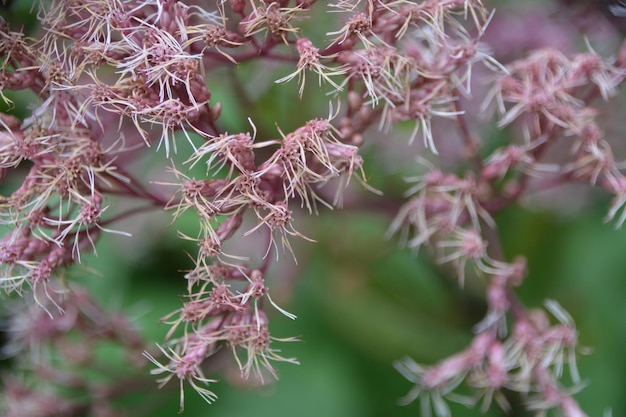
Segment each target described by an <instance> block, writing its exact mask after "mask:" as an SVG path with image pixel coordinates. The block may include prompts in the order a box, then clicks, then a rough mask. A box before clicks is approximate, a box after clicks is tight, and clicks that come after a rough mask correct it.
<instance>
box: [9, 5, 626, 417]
mask: <svg viewBox="0 0 626 417" xmlns="http://www.w3.org/2000/svg"><path fill="white" fill-rule="evenodd" d="M486 3H488V2H483V1H481V0H424V1H408V0H339V1H334V2H317V1H315V0H313V1H306V0H296V1H290V0H276V1H273V0H229V1H227V0H216V1H211V2H199V1H173V0H145V1H142V0H73V1H66V0H51V1H41V2H40V3H39V4H37V5H35V6H33V9H34V10H33V11H35V10H36V20H37V24H38V25H39V28H38V29H37V30H36V31H32V33H28V34H27V33H26V31H25V29H24V28H21V27H19V25H17V24H15V22H12V21H10V20H3V21H2V22H1V27H0V57H1V58H0V59H1V60H0V62H1V67H0V94H1V98H2V101H3V103H4V111H3V112H2V113H0V178H2V179H3V182H4V183H5V184H6V185H3V188H2V191H3V196H2V197H1V200H0V223H1V224H2V226H3V227H4V230H5V231H4V233H3V237H2V240H1V243H0V262H1V267H0V270H1V271H2V272H1V273H2V275H1V276H0V286H1V288H2V290H3V292H4V293H5V294H6V297H5V300H6V301H5V304H4V305H5V306H6V308H5V310H6V312H5V314H6V328H7V335H8V338H7V342H6V343H5V351H6V352H7V353H9V354H10V355H13V356H15V357H16V358H20V361H19V362H20V363H23V365H22V366H23V367H24V370H28V372H26V371H24V372H22V373H21V374H20V375H22V376H21V377H19V376H16V375H17V374H10V373H9V372H7V373H6V376H5V377H4V387H3V392H2V394H1V398H2V401H1V402H0V409H1V410H2V411H3V413H4V415H7V416H24V415H28V416H44V415H64V416H74V415H97V416H105V415H117V414H116V413H119V412H121V410H122V409H123V406H120V405H119V404H118V403H117V402H116V400H117V399H118V398H119V397H120V396H121V395H126V394H127V393H128V391H129V390H130V391H132V389H133V388H132V387H133V386H135V387H136V386H141V387H142V388H141V390H143V389H144V388H143V385H137V384H138V383H136V381H135V380H134V379H133V378H135V377H134V376H133V371H131V369H141V367H142V366H144V365H146V364H149V365H150V366H151V367H152V368H151V372H150V373H151V374H154V375H158V384H159V386H170V385H175V386H177V387H178V390H179V394H180V397H179V398H180V403H179V407H180V409H181V410H183V408H184V405H185V395H184V394H185V391H186V389H187V388H188V387H190V388H192V389H193V390H195V392H197V394H198V395H199V396H200V397H201V398H202V399H204V400H205V401H206V402H209V403H212V402H213V401H214V400H216V398H217V395H216V393H215V392H214V385H215V384H216V383H217V377H214V376H213V373H214V372H213V370H212V369H211V366H212V365H213V364H214V363H215V358H216V357H222V355H223V352H230V353H231V354H232V355H231V356H232V359H233V361H234V363H236V365H237V367H238V369H239V373H240V376H241V378H243V379H248V378H252V379H257V380H259V381H261V382H264V381H266V380H267V378H268V377H276V376H277V371H276V368H275V363H276V362H288V363H298V361H297V359H296V358H293V357H291V355H287V354H285V353H283V352H282V351H281V349H283V348H282V347H281V346H282V345H283V342H289V341H295V340H297V338H295V337H287V338H283V337H276V336H274V335H273V334H272V333H270V328H269V318H270V317H271V316H272V314H271V312H272V311H274V312H278V313H280V314H282V315H283V316H285V317H287V318H289V319H295V318H296V317H295V315H294V314H292V313H291V312H289V311H287V310H286V309H285V307H284V306H283V305H282V303H281V302H280V299H279V298H277V297H276V296H275V295H274V294H276V292H277V291H278V289H276V288H274V286H273V285H272V284H270V281H271V278H272V275H273V274H274V275H275V274H279V273H280V272H279V271H280V269H277V268H276V265H275V264H277V263H278V264H279V265H280V264H281V263H283V262H289V260H288V259H289V258H293V259H298V258H299V256H298V254H299V251H298V243H295V242H297V241H298V240H305V241H311V242H313V241H314V240H315V239H316V238H317V237H316V236H315V235H312V234H311V233H310V232H306V233H305V232H303V231H302V230H303V229H302V228H301V227H300V226H299V224H305V223H306V221H305V220H302V221H300V220H298V221H296V219H299V217H301V215H303V214H318V213H322V214H323V215H326V213H327V212H328V211H329V210H330V209H342V208H343V209H344V210H346V211H348V212H349V211H350V210H355V211H356V210H363V209H371V210H378V211H380V212H381V213H384V214H385V215H387V213H389V212H391V211H393V215H392V216H390V217H389V229H388V237H389V238H390V239H392V240H395V241H400V243H401V245H402V246H403V247H406V248H408V249H410V250H412V251H413V252H417V251H418V250H419V249H422V248H424V249H425V250H426V251H428V254H429V256H430V257H431V259H433V260H434V261H435V262H436V263H438V264H441V265H442V267H443V268H445V267H446V266H450V268H448V269H445V270H446V271H447V272H448V273H449V274H451V275H452V276H453V277H454V280H455V281H456V282H457V283H458V286H459V288H461V289H465V288H466V287H467V286H468V285H470V284H471V283H472V282H473V283H480V284H478V285H479V286H480V287H481V288H482V291H483V293H484V295H483V299H484V303H485V304H486V313H485V315H484V317H483V319H482V320H480V321H479V322H478V323H477V324H476V326H475V327H474V335H473V338H472V340H471V341H470V342H469V344H468V345H467V347H465V348H463V349H462V350H460V351H459V352H457V353H455V354H453V355H451V356H449V357H447V358H443V359H441V360H440V361H439V362H437V363H435V364H433V365H429V366H427V365H421V364H418V363H417V362H416V361H415V360H413V359H404V360H400V361H398V362H396V368H397V370H398V371H399V372H400V373H401V374H402V375H403V376H404V377H405V378H406V379H407V380H408V381H410V383H411V384H412V388H411V389H410V391H409V393H408V394H407V395H406V396H405V397H404V402H405V403H411V402H413V401H419V403H420V404H421V413H422V415H424V416H428V415H430V414H431V413H432V412H433V411H434V412H435V414H436V415H437V416H438V417H447V416H450V415H451V411H450V406H449V403H450V402H458V403H462V404H464V405H467V406H469V407H475V406H476V407H477V408H480V409H481V410H488V409H490V408H500V409H502V410H504V411H510V410H512V409H513V405H512V404H511V398H517V399H519V402H520V403H521V406H520V407H521V408H524V409H526V410H529V411H530V412H532V413H535V414H536V415H538V416H545V415H548V413H549V412H550V413H551V412H552V410H554V411H556V412H557V413H560V415H563V416H566V417H579V416H584V415H586V414H585V413H584V412H583V411H582V409H581V407H580V406H579V405H578V402H577V401H576V400H575V398H574V394H575V393H576V392H577V391H578V390H579V389H580V388H581V387H582V382H581V381H582V379H581V377H580V375H579V372H578V368H577V362H576V361H577V359H576V358H577V354H579V353H581V351H584V349H581V348H580V346H579V341H578V331H577V329H576V327H575V325H574V320H573V319H572V317H571V316H570V315H569V314H568V313H567V312H566V311H565V309H564V308H563V307H562V306H561V305H560V304H559V303H558V302H557V301H554V300H548V301H546V302H545V304H544V308H542V309H529V308H527V307H525V305H524V304H523V303H522V301H521V300H520V298H519V296H518V295H517V288H518V287H520V286H521V285H522V284H523V282H524V280H525V278H526V277H527V274H528V273H529V271H528V270H527V260H526V258H525V256H524V255H523V254H517V255H516V256H513V257H507V256H505V254H504V252H503V250H502V248H501V243H500V233H499V222H498V221H497V220H496V216H497V215H498V214H499V213H502V212H503V211H504V210H505V209H507V208H509V207H512V206H518V205H521V204H524V203H525V202H528V201H529V199H531V198H532V197H533V196H534V195H536V194H537V193H538V192H539V191H545V190H555V189H562V188H564V186H565V185H568V184H588V185H589V186H591V187H595V188H598V189H600V190H602V191H603V192H604V193H606V194H608V195H611V196H612V198H613V199H612V201H611V203H610V205H609V208H608V213H607V221H611V222H613V223H614V224H615V225H616V226H617V227H618V228H619V227H620V226H622V224H623V223H624V221H626V210H625V209H624V205H625V204H626V177H625V176H624V174H623V173H622V172H623V167H622V164H621V163H620V162H619V160H617V159H616V158H615V157H614V152H613V148H614V146H613V145H612V144H611V141H610V140H609V138H607V137H606V136H607V135H606V134H605V131H604V130H603V127H602V124H601V120H600V119H601V118H600V116H601V112H602V111H603V109H604V108H605V107H603V106H604V105H605V104H604V103H606V102H609V101H610V100H614V101H617V100H618V99H616V98H615V97H616V96H618V94H619V92H620V88H621V86H622V84H623V82H624V79H625V78H626V47H619V46H618V44H617V43H615V41H616V40H618V39H619V36H618V35H617V33H616V32H615V33H613V32H611V33H610V34H609V35H607V34H604V35H603V36H605V37H606V38H610V39H611V42H614V43H615V50H614V53H615V54H616V58H611V57H610V56H608V55H607V56H602V55H601V54H599V53H597V52H596V51H595V49H594V45H593V44H592V41H590V40H589V39H591V38H588V41H587V44H586V51H585V52H572V53H570V52H568V51H567V50H561V49H559V48H555V47H549V45H532V44H529V45H527V46H525V47H522V46H520V48H522V49H523V48H526V49H527V51H521V52H523V53H521V54H515V53H512V52H511V51H510V50H509V51H507V52H505V53H499V54H498V52H497V51H498V48H505V47H506V42H507V41H508V42H511V40H507V39H505V38H498V37H499V32H498V31H497V30H496V29H490V28H489V27H490V26H491V25H493V26H497V25H498V24H500V25H501V24H502V23H501V22H502V20H499V19H498V14H497V13H496V12H495V11H494V10H493V9H492V8H491V6H490V5H489V4H486ZM620 4H621V3H616V4H612V5H611V7H609V8H605V9H603V10H605V11H607V12H608V13H610V14H611V16H612V17H611V18H613V19H615V18H616V16H620V14H621V13H622V11H623V7H622V6H621V5H620ZM572 7H574V6H572ZM574 17H575V15H574V13H573V12H572V20H573V21H577V22H579V21H580V22H581V23H580V28H581V30H584V25H583V22H582V21H583V19H582V17H581V16H578V17H579V19H578V20H576V19H574ZM586 18H587V19H596V21H601V19H606V18H605V17H603V16H602V15H601V14H593V13H591V14H589V15H588V16H587V17H586ZM587 22H588V20H587ZM604 22H607V21H606V20H605V21H604ZM587 24H589V23H587ZM569 35H571V34H569ZM580 39H582V36H581V37H580ZM488 44H493V45H492V46H493V48H494V49H490V47H488V46H487V45H488ZM494 50H495V51H496V52H494ZM507 53H508V56H507ZM516 55H517V56H516ZM251 67H252V68H255V69H256V70H257V71H261V72H262V73H261V74H257V77H254V78H255V79H253V80H251V81H250V83H252V82H253V81H254V82H255V83H256V82H257V81H258V83H259V85H255V86H248V85H247V84H246V82H243V81H241V80H240V79H239V80H237V81H236V82H235V83H233V85H232V90H225V91H226V93H227V95H226V94H221V95H220V94H218V93H217V92H219V91H221V90H223V87H222V86H220V85H219V79H220V78H225V77H228V76H231V77H237V76H238V75H237V74H238V73H239V72H243V73H246V71H249V68H251ZM248 75H250V73H248ZM268 77H269V79H268ZM267 81H269V82H267ZM272 84H275V86H272ZM247 88H249V91H246V89H247ZM269 88H272V89H276V88H280V89H282V90H284V91H286V93H281V95H276V97H277V98H276V100H282V101H284V100H288V103H289V104H288V106H289V107H290V108H288V109H285V111H286V112H288V116H287V117H285V116H284V115H277V114H272V113H271V112H269V113H267V112H266V113H265V114H264V112H263V111H262V109H259V108H257V106H258V105H259V103H258V102H255V100H254V98H253V97H252V95H254V91H255V90H256V91H262V90H263V89H269ZM313 88H314V89H315V90H316V91H312V89H313ZM21 90H24V91H30V92H32V93H34V96H33V98H32V102H31V103H29V104H30V107H28V110H27V106H25V105H24V104H25V101H24V100H25V99H24V98H22V97H21V95H19V94H16V93H15V92H17V91H21ZM272 91H274V90H272ZM316 93H317V94H316ZM310 103H313V104H314V105H310ZM319 103H321V106H320V105H319ZM298 106H301V108H302V109H303V110H302V112H309V111H312V112H314V114H313V115H312V116H311V117H309V118H304V120H300V119H303V117H302V112H299V111H298V110H296V109H297V108H298ZM477 109H478V111H477ZM492 115H495V116H494V117H495V120H496V121H495V126H493V125H494V123H492V122H491V121H490V120H489V119H490V118H491V116H492ZM268 118H269V120H268ZM273 118H275V119H273ZM278 119H285V125H286V126H289V127H288V128H287V127H281V126H279V125H282V122H278ZM232 120H236V122H234V123H233V122H232ZM242 121H245V123H247V125H248V127H247V128H244V127H243V126H245V125H244V123H242ZM272 124H275V127H274V128H271V127H268V126H271V125H272ZM490 126H491V127H493V128H496V129H498V130H501V131H506V132H507V136H506V140H504V141H502V140H501V141H493V140H490V137H489V133H488V128H489V127H490ZM407 128H408V129H407ZM383 140H384V143H381V142H382V141H383ZM392 141H395V144H392V143H391V142H392ZM414 143H416V144H419V145H420V146H419V148H420V149H417V150H416V146H415V145H414ZM368 144H377V146H379V147H381V148H385V147H387V148H390V149H391V148H395V149H397V148H398V147H406V149H408V150H415V152H414V154H413V155H412V156H411V160H412V161H416V163H415V164H414V166H413V167H412V168H411V169H412V170H413V172H414V175H413V176H410V177H408V178H407V179H406V180H407V182H408V185H406V186H405V188H406V192H405V193H404V201H401V202H400V201H399V199H398V198H389V197H387V195H388V194H389V193H391V195H392V196H393V190H391V191H389V190H386V189H384V187H378V186H374V185H372V184H371V183H372V182H376V174H375V173H371V172H370V171H369V170H368V169H367V164H368V163H369V161H370V159H369V158H368V157H367V149H368V146H374V145H368ZM616 149H618V148H616ZM404 153H406V150H405V151H404ZM145 154H151V155H153V157H152V162H153V163H154V161H158V164H157V165H158V166H159V168H158V169H155V168H154V167H151V168H149V169H147V168H145V166H144V168H139V167H138V165H139V164H138V163H137V161H139V160H140V159H141V157H142V155H145ZM372 159H375V158H372ZM372 163H375V162H372ZM374 171H375V170H374ZM11 184H16V186H12V185H11ZM379 188H381V189H379ZM359 189H360V190H359ZM563 198H564V199H565V200H567V198H568V197H567V196H565V197H563ZM385 202H387V203H388V204H384V203H385ZM154 210H166V211H169V212H170V213H171V214H172V217H173V222H174V224H177V222H178V221H179V220H180V219H182V218H188V217H189V216H191V217H192V218H193V219H194V220H193V221H194V222H195V226H194V227H193V228H192V230H191V231H186V230H180V231H179V233H178V236H179V238H180V239H182V240H183V241H186V242H188V243H191V244H192V246H193V250H192V253H191V255H190V257H191V259H192V261H193V262H192V265H191V267H190V268H188V269H187V270H185V271H184V272H182V273H180V278H181V279H184V280H186V284H187V285H186V292H185V294H184V295H183V296H182V303H181V305H180V306H179V307H177V308H175V309H174V310H173V311H171V312H170V313H169V314H167V315H166V316H164V317H163V318H162V322H163V323H165V324H167V325H168V326H170V327H169V330H168V331H166V332H165V335H164V337H163V341H161V342H159V343H158V344H157V345H156V347H154V346H155V345H154V343H150V341H149V340H148V339H147V338H146V337H144V336H142V335H141V332H140V331H139V330H138V329H136V328H135V327H134V326H133V323H132V321H131V320H130V319H129V318H128V317H127V316H125V315H118V314H114V313H111V312H110V311H109V309H108V308H105V307H102V306H101V305H100V303H99V301H98V300H97V297H96V296H95V294H93V293H92V292H90V291H89V290H87V289H85V288H83V287H82V286H81V285H80V284H81V282H84V281H86V280H88V277H87V276H88V275H93V271H85V269H84V268H83V269H80V268H78V269H77V268H76V267H77V266H80V265H81V264H82V263H83V261H84V259H85V258H86V257H89V256H90V255H89V254H90V253H95V252H96V250H97V249H98V248H99V244H100V241H101V240H102V239H103V237H104V236H105V235H107V234H110V235H117V237H116V239H119V240H128V239H132V240H136V239H141V236H142V235H146V233H149V230H148V229H149V228H147V227H145V226H144V227H134V226H133V225H129V224H128V220H129V219H130V218H141V217H142V215H145V214H146V213H148V212H151V211H154ZM131 232H132V233H131ZM131 235H132V236H131ZM146 236H147V235H146ZM250 241H253V243H249V242H250ZM246 242H248V243H246ZM257 249H258V250H257ZM285 258H287V259H285ZM184 267H185V266H183V265H181V266H179V267H177V269H183V268H184ZM66 271H67V272H66ZM75 271H81V277H80V278H77V277H76V275H77V274H76V273H75ZM103 279H104V280H106V277H104V278H103ZM475 285H476V284H474V286H475ZM273 296H274V298H272V297H273ZM174 298H176V297H174ZM283 298H284V297H283ZM553 298H557V294H555V295H554V297H553ZM371 314H376V313H375V312H371ZM279 317H280V316H276V317H275V318H274V319H273V320H281V318H279ZM103 346H105V348H106V346H109V347H110V346H115V348H116V349H119V350H120V352H122V354H123V355H124V361H125V362H124V363H127V365H125V367H124V369H118V370H117V371H116V373H113V376H111V375H109V376H108V379H107V378H106V377H104V381H103V382H101V383H93V382H92V381H93V378H94V377H93V375H90V373H89V372H86V369H87V368H89V369H98V368H102V367H107V366H108V365H107V364H108V363H109V362H108V361H107V360H106V358H104V357H102V355H98V354H97V352H98V351H99V349H102V347H103ZM94 352H96V353H94ZM16 362H17V361H16ZM101 362H103V363H101ZM17 368H19V367H17ZM29 372H30V374H29ZM134 372H135V374H134V375H136V374H137V371H134ZM24 375H30V376H24ZM34 375H37V376H38V377H34ZM120 375H127V376H128V381H129V382H128V384H119V385H116V383H115V381H116V380H117V379H119V377H120ZM99 378H103V377H102V376H101V377H99ZM142 381H143V380H142ZM142 383H143V382H142Z"/></svg>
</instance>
